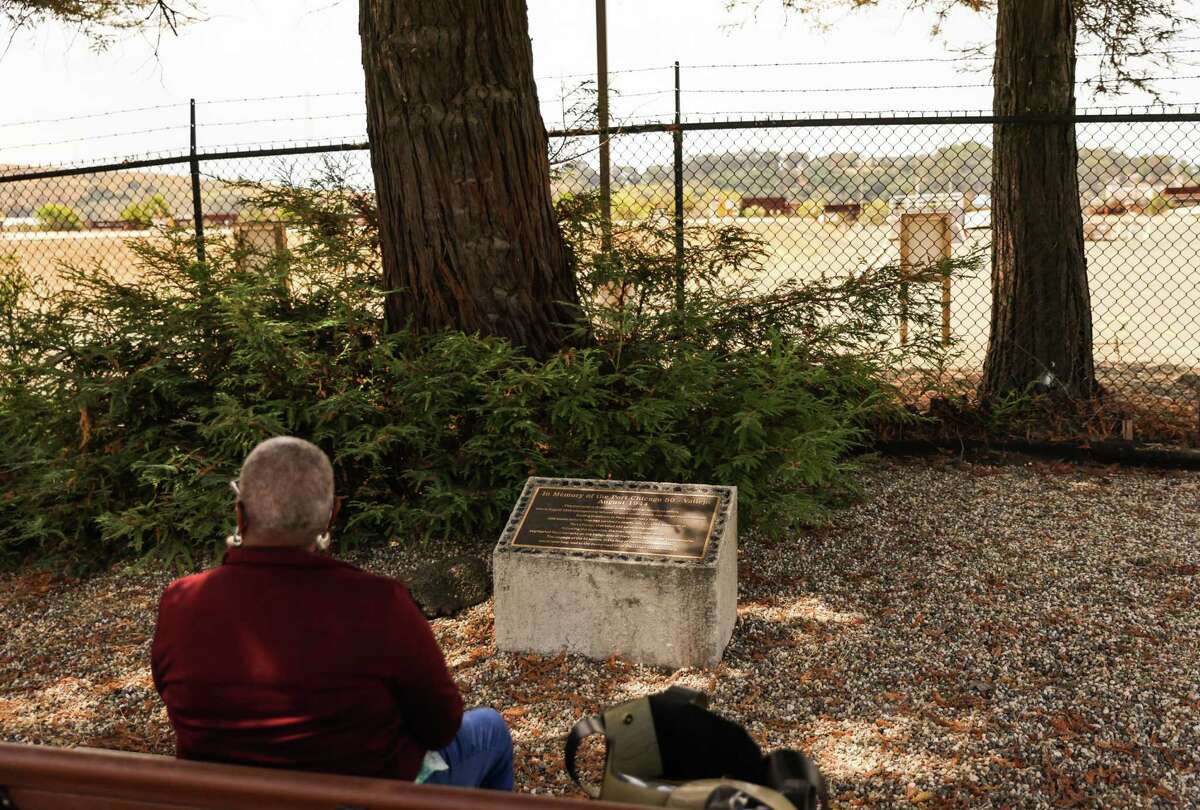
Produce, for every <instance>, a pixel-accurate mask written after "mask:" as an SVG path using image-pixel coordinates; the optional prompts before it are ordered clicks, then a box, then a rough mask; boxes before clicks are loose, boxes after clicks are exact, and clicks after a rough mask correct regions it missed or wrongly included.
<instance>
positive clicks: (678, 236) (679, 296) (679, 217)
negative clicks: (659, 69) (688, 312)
mask: <svg viewBox="0 0 1200 810" xmlns="http://www.w3.org/2000/svg"><path fill="white" fill-rule="evenodd" d="M682 124H683V116H682V115H681V113H680V103H679V62H678V61H676V62H675V129H674V131H673V132H672V133H671V135H672V137H673V139H674V141H675V309H676V310H677V311H682V310H683V304H684V282H685V278H684V275H685V273H684V266H683V126H682Z"/></svg>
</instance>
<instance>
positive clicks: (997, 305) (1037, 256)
mask: <svg viewBox="0 0 1200 810" xmlns="http://www.w3.org/2000/svg"><path fill="white" fill-rule="evenodd" d="M994 82H995V102H994V112H995V114H996V115H1068V114H1071V113H1074V111H1075V14H1074V11H1073V9H1072V0H1000V2H999V3H998V8H997V20H996V61H995V75H994ZM993 149H994V157H993V161H994V162H993V174H992V324H991V326H992V329H991V338H990V340H989V343H988V353H987V359H986V361H985V363H984V378H983V383H982V386H981V395H982V396H983V398H985V399H989V398H995V397H997V396H999V395H1002V394H1004V393H1006V392H1010V391H1023V390H1025V389H1026V388H1027V387H1028V386H1029V384H1030V383H1033V382H1034V381H1036V380H1038V379H1039V378H1042V377H1043V376H1044V375H1045V373H1046V372H1050V373H1051V374H1052V375H1053V376H1054V379H1055V380H1056V381H1057V382H1056V384H1055V386H1054V390H1055V391H1056V392H1058V393H1060V394H1065V395H1067V396H1070V397H1088V396H1092V395H1094V394H1095V393H1096V391H1097V388H1096V382H1095V369H1094V366H1093V361H1092V311H1091V299H1090V296H1089V293H1088V278H1087V260H1086V258H1085V256H1084V250H1083V218H1082V214H1081V212H1080V200H1079V177H1078V169H1077V165H1076V164H1077V161H1078V150H1077V148H1076V143H1075V126H1074V124H1073V123H1070V122H1065V123H1036V124H997V125H996V126H995V127H994V147H993Z"/></svg>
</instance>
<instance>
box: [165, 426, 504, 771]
mask: <svg viewBox="0 0 1200 810" xmlns="http://www.w3.org/2000/svg"><path fill="white" fill-rule="evenodd" d="M234 489H235V490H236V491H238V499H237V502H236V505H235V509H236V516H237V526H238V531H237V533H236V534H235V535H234V536H233V537H231V538H229V541H228V544H229V546H230V548H229V550H228V551H227V552H226V555H225V560H224V563H223V564H222V565H220V566H218V567H217V568H214V569H212V570H210V571H205V572H204V573H201V574H195V575H193V576H190V577H184V578H183V579H180V580H177V581H176V582H173V583H172V584H171V585H170V586H168V587H167V589H166V591H165V592H164V593H163V596H162V600H161V602H160V603H159V614H158V626H157V629H156V631H155V637H154V643H153V645H152V649H151V665H152V666H151V668H152V671H153V674H154V683H155V686H156V687H157V688H158V691H159V694H160V695H162V698H163V702H164V703H165V704H166V706H167V714H168V716H169V717H170V720H171V725H172V726H173V727H174V729H175V737H176V748H177V753H178V755H179V756H180V757H183V758H187V759H201V760H209V761H217V762H230V763H240V764H247V765H262V766H269V767H278V768H294V769H302V770H311V771H325V772H330V773H341V774H351V775H361V776H376V777H393V778H400V779H413V778H418V776H420V778H422V779H424V780H426V781H430V782H436V783H440V784H452V785H458V786H462V787H489V788H496V789H504V790H511V789H512V781H513V780H512V740H511V737H510V735H509V732H508V728H507V726H506V725H505V723H504V720H503V718H501V717H500V715H499V714H497V713H496V712H495V711H492V710H491V709H474V710H472V711H470V712H467V713H465V714H464V712H463V704H462V697H461V695H460V694H459V691H458V687H457V686H456V685H455V684H454V681H453V679H452V678H451V676H450V673H449V671H448V670H447V668H446V662H445V659H444V658H443V656H442V652H441V650H440V649H439V648H438V646H437V641H436V640H435V639H434V636H433V631H432V630H431V628H430V627H429V623H428V622H427V621H426V620H425V617H424V616H422V615H421V613H420V611H419V610H417V607H416V605H414V604H413V601H412V599H411V598H410V597H409V595H408V592H407V591H406V590H405V588H404V587H403V586H402V585H401V584H400V583H399V582H396V581H395V580H392V579H388V578H386V577H381V576H376V575H373V574H368V573H367V572H365V571H361V570H359V569H357V568H355V567H353V566H351V565H347V564H345V563H342V562H338V561H337V560H335V559H333V558H331V557H329V556H327V555H325V554H322V553H318V550H321V551H323V550H325V549H326V548H328V546H329V528H330V526H331V525H332V523H333V520H334V518H335V517H336V515H337V511H338V504H337V501H336V499H335V498H334V494H333V469H332V467H331V466H330V464H329V459H328V457H326V456H325V454H324V453H323V452H322V451H321V450H320V449H319V448H317V447H315V446H314V445H311V444H309V443H308V442H305V441H302V440H300V439H294V438H288V437H279V438H276V439H270V440H268V441H265V442H263V443H262V444H260V445H259V446H258V447H256V448H255V449H254V451H253V452H251V453H250V455H249V456H247V458H246V461H245V463H244V464H243V466H242V474H241V485H240V488H239V487H238V486H237V485H235V487H234Z"/></svg>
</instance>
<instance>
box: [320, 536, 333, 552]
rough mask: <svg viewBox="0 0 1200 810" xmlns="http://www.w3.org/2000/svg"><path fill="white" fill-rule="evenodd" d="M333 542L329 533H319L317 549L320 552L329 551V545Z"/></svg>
mask: <svg viewBox="0 0 1200 810" xmlns="http://www.w3.org/2000/svg"><path fill="white" fill-rule="evenodd" d="M332 542H333V538H332V537H330V535H329V532H321V533H320V534H318V535H317V548H318V549H319V550H321V551H329V545H330V544H331V543H332Z"/></svg>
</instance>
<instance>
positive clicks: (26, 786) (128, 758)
mask: <svg viewBox="0 0 1200 810" xmlns="http://www.w3.org/2000/svg"><path fill="white" fill-rule="evenodd" d="M587 806H588V807H589V808H596V810H602V808H613V809H614V810H615V809H616V808H621V807H626V808H627V807H628V805H618V804H612V803H609V802H590V803H589V804H588V805H587ZM518 807H530V808H535V810H581V808H582V807H583V805H581V804H580V803H579V801H578V800H575V799H566V798H560V797H549V796H534V795H531V794H516V793H496V792H493V791H485V790H463V789H461V788H448V787H441V786H436V785H414V784H412V783H409V782H399V781H394V780H387V779H365V778H362V777H357V776H334V775H330V774H320V773H300V772H297V771H282V770H273V769H270V768H250V767H245V766H241V765H218V764H213V763H208V762H187V761H184V760H178V759H173V758H171V757H162V756H154V755H151V754H130V753H126V752H123V751H105V750H100V749H94V748H50V747H47V746H41V745H13V744H9V743H0V808H2V810H190V809H192V808H194V809H195V810H376V809H378V810H490V809H491V808H495V809H496V810H502V809H503V808H518Z"/></svg>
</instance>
